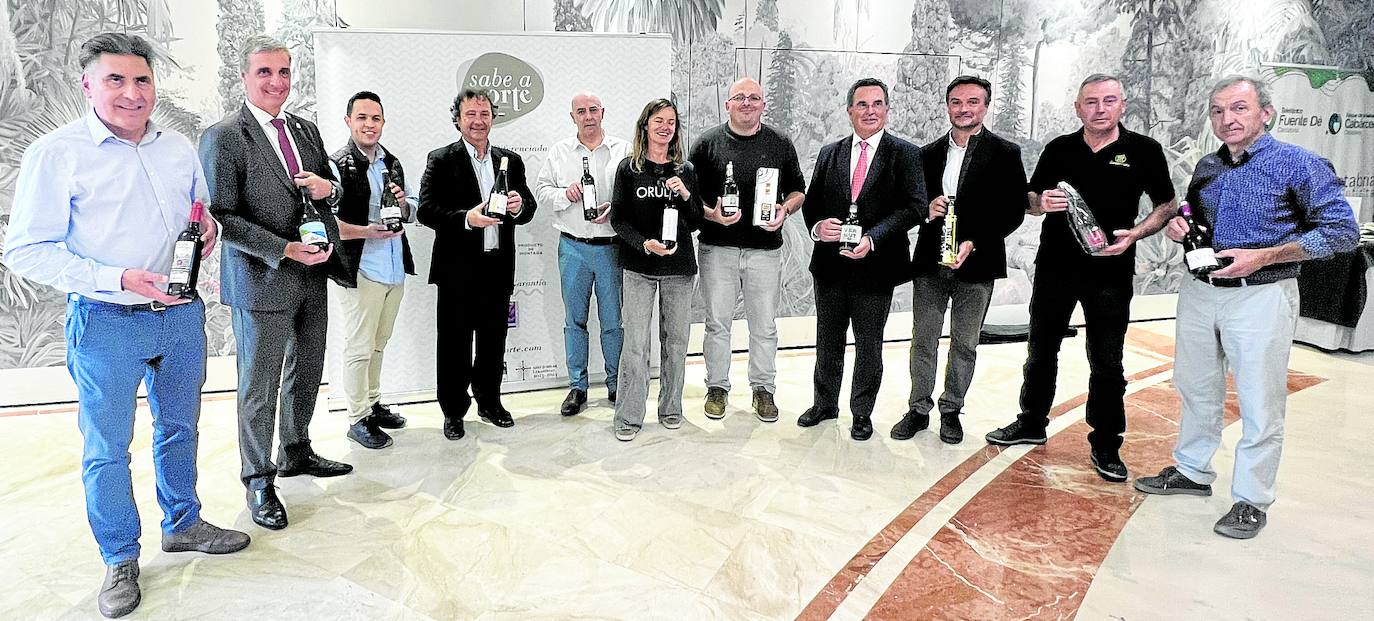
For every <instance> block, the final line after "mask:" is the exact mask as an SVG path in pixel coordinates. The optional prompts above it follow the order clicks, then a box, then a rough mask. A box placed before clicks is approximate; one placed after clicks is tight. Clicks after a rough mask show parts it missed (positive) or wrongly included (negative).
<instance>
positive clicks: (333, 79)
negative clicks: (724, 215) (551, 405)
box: [315, 28, 672, 398]
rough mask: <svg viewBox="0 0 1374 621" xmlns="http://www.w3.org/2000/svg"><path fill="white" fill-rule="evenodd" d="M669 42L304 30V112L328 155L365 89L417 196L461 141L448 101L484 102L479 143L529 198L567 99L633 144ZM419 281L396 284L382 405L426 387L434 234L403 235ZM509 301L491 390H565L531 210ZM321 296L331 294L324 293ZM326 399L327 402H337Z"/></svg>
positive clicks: (563, 132)
mask: <svg viewBox="0 0 1374 621" xmlns="http://www.w3.org/2000/svg"><path fill="white" fill-rule="evenodd" d="M671 61H672V41H671V39H670V38H669V37H668V36H667V35H624V34H592V33H527V32H526V33H489V32H488V33H474V32H424V31H402V30H367V29H352V28H350V29H345V30H336V29H321V30H316V31H315V64H316V82H317V83H316V93H317V97H316V99H317V103H316V110H317V111H318V115H319V127H320V133H321V134H322V135H323V138H324V142H325V147H326V148H327V149H328V150H329V151H330V152H331V153H332V152H333V151H334V150H336V149H338V148H339V147H341V146H343V145H344V144H346V142H347V141H348V139H349V133H348V128H347V126H346V125H345V124H344V116H345V111H346V106H347V103H348V98H349V97H351V96H352V95H353V94H354V93H356V92H358V91H372V92H374V93H377V94H378V95H379V96H380V97H381V99H382V106H383V109H384V112H385V115H386V126H385V128H384V129H383V135H382V141H381V142H382V145H383V146H384V147H386V148H387V149H388V150H389V151H390V152H392V153H393V154H395V155H396V156H397V157H399V158H400V160H401V163H402V165H403V166H404V167H405V171H406V177H407V179H406V180H407V182H408V183H409V184H410V185H411V186H412V189H413V191H415V192H416V193H418V192H419V189H420V188H419V186H420V178H421V176H422V175H423V173H424V170H425V164H426V159H427V155H428V153H429V152H430V151H432V150H434V149H437V148H440V147H442V146H445V145H447V144H450V143H452V142H454V141H456V140H458V139H459V138H460V136H459V133H458V130H457V128H455V127H454V125H453V120H452V117H451V116H450V114H449V105H450V104H451V103H452V102H453V98H454V96H455V95H457V94H458V92H459V91H460V90H461V89H463V88H468V87H475V88H483V89H488V90H490V91H491V92H492V93H493V94H494V98H495V103H496V104H497V106H498V107H499V110H498V112H500V113H503V116H501V117H500V118H498V119H497V120H496V122H495V124H494V127H493V128H492V131H491V143H492V144H494V145H496V146H499V147H503V148H506V149H510V150H513V151H515V152H516V153H519V154H520V156H521V158H522V159H523V160H524V163H525V171H526V180H525V181H526V183H528V184H529V186H530V189H531V190H533V189H534V185H535V178H536V176H537V175H538V173H539V169H540V167H541V166H542V165H543V163H544V155H545V153H546V152H547V151H548V148H549V145H552V144H553V143H555V142H557V141H559V140H562V139H564V138H567V137H570V136H573V135H574V134H575V132H576V128H575V127H574V125H573V122H572V119H571V117H570V116H569V111H570V103H571V100H572V97H573V95H575V94H577V93H579V92H582V91H590V92H593V93H596V94H597V95H598V96H599V97H600V98H601V101H602V104H603V105H604V106H605V108H606V117H605V123H604V126H605V128H606V131H607V133H609V134H611V135H613V136H618V137H620V138H624V139H626V140H629V139H631V137H632V136H633V128H634V122H635V120H636V118H637V117H638V115H639V111H640V110H641V109H642V108H643V107H644V104H646V103H648V102H649V101H650V100H652V99H655V98H658V97H668V96H670V92H671V91H670V88H671V85H670V74H669V70H670V67H671V66H672V62H671ZM406 235H407V236H408V237H409V239H410V244H411V251H412V252H413V253H414V255H415V267H416V272H417V275H416V276H413V277H410V278H408V279H407V280H406V291H405V298H404V300H403V302H402V304H401V311H400V317H399V318H398V319H397V322H396V328H395V331H394V333H393V334H392V337H391V341H390V343H389V344H388V345H387V347H386V358H385V362H384V365H383V369H382V388H383V390H384V391H385V392H386V393H387V394H388V395H392V396H396V395H406V394H414V393H424V392H428V391H432V390H433V389H434V386H435V373H434V361H435V357H436V356H439V355H445V354H444V352H438V351H436V348H435V338H434V335H435V324H436V318H435V304H436V301H437V299H438V295H437V291H436V288H435V287H434V286H433V285H430V284H428V275H429V266H430V256H431V255H430V253H431V249H432V248H433V243H434V233H433V231H431V230H429V229H426V228H424V227H422V226H420V225H418V224H411V225H409V226H408V227H407V232H406ZM515 240H516V245H517V250H516V264H515V292H514V294H513V295H512V297H511V309H510V316H509V319H508V322H509V325H510V332H509V336H508V337H507V342H506V375H505V381H504V383H503V385H502V389H503V391H514V390H531V389H538V388H549V387H555V386H560V385H566V383H567V368H566V364H565V359H564V345H563V300H562V294H561V291H560V287H559V275H558V231H556V230H554V228H553V226H552V225H551V211H550V208H549V207H548V206H542V205H541V206H540V207H539V209H538V211H537V212H536V213H535V218H534V220H533V221H532V222H530V223H529V224H526V225H523V226H520V227H517V228H516V233H515ZM331 286H332V285H331ZM330 314H331V319H330V333H329V353H328V357H329V358H328V367H327V377H328V378H330V381H331V382H333V378H337V377H339V370H340V366H341V355H340V352H341V351H342V343H343V335H342V330H341V324H342V321H340V320H339V315H338V306H337V304H336V303H335V302H333V301H331V303H330ZM587 330H588V332H589V333H590V334H591V339H590V340H591V344H592V354H591V358H592V359H591V360H590V361H589V364H588V370H589V372H590V373H589V374H590V375H591V376H592V379H593V381H596V380H599V379H601V378H602V375H604V373H602V372H601V369H602V367H603V364H602V359H601V352H600V346H599V342H598V341H599V339H598V334H599V332H600V328H599V326H598V325H597V318H596V311H595V307H593V309H592V313H591V318H590V320H589V325H588V327H587ZM341 394H342V391H341V390H336V392H335V396H336V398H337V397H341Z"/></svg>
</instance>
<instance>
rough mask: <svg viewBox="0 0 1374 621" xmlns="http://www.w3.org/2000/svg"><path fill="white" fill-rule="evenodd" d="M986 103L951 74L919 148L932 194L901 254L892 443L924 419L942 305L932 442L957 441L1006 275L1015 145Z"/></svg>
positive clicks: (1016, 185)
mask: <svg viewBox="0 0 1374 621" xmlns="http://www.w3.org/2000/svg"><path fill="white" fill-rule="evenodd" d="M991 99H992V85H991V84H989V83H988V81H987V80H984V79H982V78H978V77H973V76H960V77H958V78H955V79H954V81H953V82H950V84H949V86H948V87H947V88H945V107H946V109H947V110H948V112H949V122H950V125H951V128H950V131H949V133H947V134H945V135H943V136H941V137H940V138H939V139H937V140H935V141H934V142H931V143H930V144H928V145H926V146H924V147H922V148H921V163H922V164H923V165H924V167H925V180H926V187H927V188H929V189H930V194H931V196H933V197H934V198H933V199H932V200H931V201H930V206H929V209H928V213H927V221H926V223H925V224H924V225H922V226H921V230H920V233H919V235H918V237H917V239H916V251H915V252H914V253H912V255H911V267H912V269H911V272H912V274H913V276H914V277H913V279H912V289H911V293H912V306H911V316H912V329H911V397H910V400H909V405H910V409H909V410H908V411H907V413H906V416H904V417H903V418H902V420H901V422H899V423H897V424H896V425H895V426H894V427H893V428H892V438H893V439H894V440H906V439H908V438H910V437H912V436H914V435H916V432H918V431H921V430H923V429H925V428H926V427H928V426H929V425H930V410H931V408H933V407H934V406H935V403H934V402H933V401H931V396H932V394H933V393H934V390H935V379H936V376H935V373H936V368H937V360H938V356H939V343H940V332H941V329H942V328H943V327H944V322H945V308H946V307H949V306H950V302H951V301H953V307H952V308H953V310H951V311H950V322H949V325H950V343H949V363H948V364H947V365H946V366H945V389H944V393H943V394H941V395H940V440H942V441H944V442H945V443H946V444H958V443H960V442H962V441H963V439H964V428H963V426H962V425H961V424H960V422H959V414H960V412H961V411H962V410H963V407H964V395H966V394H967V393H968V388H969V384H970V383H971V382H972V381H973V367H974V361H975V360H976V358H977V351H976V349H975V348H977V347H978V336H979V334H980V333H981V332H982V331H983V319H984V318H985V317H986V316H987V313H988V303H989V302H990V301H991V300H992V284H993V281H995V280H997V279H998V278H1003V277H1005V276H1006V275H1007V257H1006V250H1005V248H1004V243H1005V240H1006V237H1007V235H1010V234H1011V232H1012V231H1015V230H1016V227H1018V226H1020V225H1021V221H1022V220H1023V219H1025V215H1026V169H1025V168H1023V167H1022V165H1021V148H1020V147H1018V146H1016V145H1015V144H1013V143H1011V142H1008V141H1007V140H1005V139H1003V138H1002V137H1000V136H998V135H996V134H994V133H992V131H991V130H989V129H987V128H985V127H983V117H985V116H987V113H988V102H989V100H991ZM951 199H955V201H954V203H955V204H954V215H955V218H956V225H955V242H956V243H957V248H958V254H957V255H956V257H955V260H954V262H953V263H949V264H944V263H942V262H941V261H942V257H941V250H942V238H943V235H942V233H943V231H944V227H945V221H946V217H945V216H946V210H947V209H948V207H949V202H950V200H951Z"/></svg>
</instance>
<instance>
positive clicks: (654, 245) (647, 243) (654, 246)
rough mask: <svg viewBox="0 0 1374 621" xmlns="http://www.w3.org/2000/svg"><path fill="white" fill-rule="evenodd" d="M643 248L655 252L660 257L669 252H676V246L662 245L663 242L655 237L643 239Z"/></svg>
mask: <svg viewBox="0 0 1374 621" xmlns="http://www.w3.org/2000/svg"><path fill="white" fill-rule="evenodd" d="M644 250H645V251H646V252H650V253H653V254H656V255H658V256H660V257H666V256H668V255H670V254H673V253H674V252H677V246H673V247H672V248H669V247H667V246H665V245H663V242H661V241H658V240H657V239H646V240H644Z"/></svg>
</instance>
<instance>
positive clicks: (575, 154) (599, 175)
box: [534, 135, 630, 239]
mask: <svg viewBox="0 0 1374 621" xmlns="http://www.w3.org/2000/svg"><path fill="white" fill-rule="evenodd" d="M629 146H630V145H629V143H628V142H625V141H624V140H621V139H619V138H615V137H613V136H604V135H603V137H602V139H601V144H600V145H597V147H596V149H588V148H587V146H586V145H584V144H582V142H581V141H579V140H578V139H577V136H573V137H571V138H566V139H563V140H560V141H558V142H557V143H555V144H554V145H553V146H552V147H550V148H549V152H548V154H547V155H545V157H544V166H543V168H541V169H540V170H539V178H538V179H537V180H536V181H535V186H534V195H535V198H536V199H537V200H538V201H539V204H540V205H552V206H553V228H555V229H557V230H558V231H560V232H563V233H567V234H568V235H572V236H573V237H580V238H582V239H591V238H594V237H614V236H615V229H613V228H611V224H610V223H609V222H607V223H605V224H595V223H592V222H588V221H587V219H586V218H585V217H583V215H582V204H581V202H580V201H579V202H578V203H573V202H572V201H570V200H568V196H567V194H565V193H564V192H565V191H566V190H567V188H568V187H569V186H571V185H572V184H574V183H578V182H580V181H582V158H584V157H585V158H588V159H589V164H590V166H589V167H590V168H591V173H592V179H595V180H596V202H597V204H598V205H599V204H601V203H605V202H609V201H610V200H611V186H613V185H614V184H615V170H616V167H617V166H619V165H620V161H621V160H623V159H625V155H626V153H627V152H628V151H629ZM569 207H575V208H574V209H569ZM613 208H614V206H613Z"/></svg>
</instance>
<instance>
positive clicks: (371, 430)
mask: <svg viewBox="0 0 1374 621" xmlns="http://www.w3.org/2000/svg"><path fill="white" fill-rule="evenodd" d="M376 418H377V415H376V414H369V415H367V416H364V417H363V418H362V420H360V421H358V422H356V423H353V424H352V425H349V427H348V439H349V440H352V441H354V442H357V443H358V444H360V445H362V447H363V448H369V449H374V450H375V449H384V448H386V447H388V446H391V435H390V434H388V433H387V432H385V431H382V430H381V428H380V427H379V426H378V425H377V421H376V420H375V419H376Z"/></svg>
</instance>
